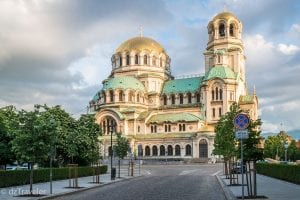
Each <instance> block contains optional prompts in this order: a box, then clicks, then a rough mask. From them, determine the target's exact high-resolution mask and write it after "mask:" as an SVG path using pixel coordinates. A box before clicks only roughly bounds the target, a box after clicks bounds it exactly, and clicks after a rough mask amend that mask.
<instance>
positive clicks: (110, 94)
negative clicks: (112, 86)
mask: <svg viewBox="0 0 300 200" xmlns="http://www.w3.org/2000/svg"><path fill="white" fill-rule="evenodd" d="M109 99H110V102H113V101H114V91H112V90H110V91H109Z"/></svg>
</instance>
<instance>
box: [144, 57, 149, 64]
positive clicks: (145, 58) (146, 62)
mask: <svg viewBox="0 0 300 200" xmlns="http://www.w3.org/2000/svg"><path fill="white" fill-rule="evenodd" d="M147 64H148V56H147V55H144V65H147Z"/></svg>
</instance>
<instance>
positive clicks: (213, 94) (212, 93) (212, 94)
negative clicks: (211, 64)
mask: <svg viewBox="0 0 300 200" xmlns="http://www.w3.org/2000/svg"><path fill="white" fill-rule="evenodd" d="M211 99H212V100H215V91H214V90H212V91H211Z"/></svg>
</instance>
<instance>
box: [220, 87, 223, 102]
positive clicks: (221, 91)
mask: <svg viewBox="0 0 300 200" xmlns="http://www.w3.org/2000/svg"><path fill="white" fill-rule="evenodd" d="M219 93H220V100H223V90H222V89H220V90H219Z"/></svg>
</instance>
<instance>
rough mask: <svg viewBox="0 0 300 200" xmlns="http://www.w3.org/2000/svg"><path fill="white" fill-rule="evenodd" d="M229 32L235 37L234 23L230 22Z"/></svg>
mask: <svg viewBox="0 0 300 200" xmlns="http://www.w3.org/2000/svg"><path fill="white" fill-rule="evenodd" d="M229 34H230V36H232V37H234V36H235V35H234V25H233V24H230V26H229Z"/></svg>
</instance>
